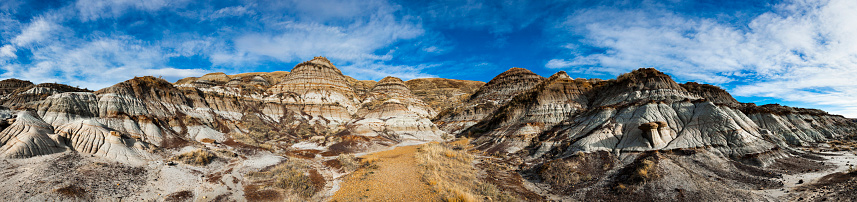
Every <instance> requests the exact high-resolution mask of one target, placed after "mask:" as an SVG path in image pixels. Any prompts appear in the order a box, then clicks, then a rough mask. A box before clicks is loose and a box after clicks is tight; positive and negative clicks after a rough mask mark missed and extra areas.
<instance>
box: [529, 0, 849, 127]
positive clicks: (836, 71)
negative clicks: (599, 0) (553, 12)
mask: <svg viewBox="0 0 857 202" xmlns="http://www.w3.org/2000/svg"><path fill="white" fill-rule="evenodd" d="M855 10H857V1H849V0H830V1H800V0H795V1H789V2H785V3H783V4H780V5H777V6H775V10H774V11H771V12H767V13H764V14H761V15H759V16H757V17H756V18H755V19H753V20H752V21H751V22H750V23H749V24H745V25H732V24H728V23H723V22H718V21H716V20H714V19H706V18H697V17H688V16H682V15H679V14H675V13H674V12H671V11H669V10H613V9H609V8H598V9H590V10H584V11H580V12H577V13H575V14H574V15H572V16H570V17H569V18H568V19H566V20H565V21H564V22H562V23H561V25H559V26H558V29H559V30H560V31H559V32H566V33H567V32H573V33H583V37H584V39H583V42H584V43H585V44H588V45H591V46H592V47H595V48H597V49H603V50H605V51H603V52H599V53H595V54H591V53H587V51H589V50H587V49H585V47H584V48H581V47H578V46H566V48H567V50H568V52H569V56H568V57H570V58H572V59H566V58H556V59H553V60H551V61H549V62H548V63H547V64H546V65H545V66H546V67H548V68H571V67H575V68H578V69H585V71H593V72H605V73H611V74H618V73H621V72H627V71H629V70H631V69H635V68H639V67H648V66H653V67H657V68H658V69H660V70H662V71H665V72H667V73H669V74H671V75H674V76H676V77H678V78H680V79H684V80H696V81H703V82H708V83H721V84H722V83H729V82H732V84H733V85H735V86H736V87H735V88H734V89H733V91H732V92H733V93H734V94H735V95H738V96H762V97H773V98H778V99H782V100H787V101H793V102H804V103H809V104H813V105H826V106H831V107H830V108H826V110H830V111H833V112H835V113H843V114H845V115H847V116H850V117H857V102H855V101H854V100H857V93H850V92H857V91H855V90H857V83H854V82H852V81H853V78H857V37H854V36H857V26H853V22H857V12H854V11H855ZM581 54H588V55H585V56H581ZM581 61H582V62H581ZM587 64H594V66H595V67H586V66H587ZM581 66H582V67H581Z"/></svg>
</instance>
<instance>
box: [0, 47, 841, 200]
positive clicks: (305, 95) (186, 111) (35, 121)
mask: <svg viewBox="0 0 857 202" xmlns="http://www.w3.org/2000/svg"><path fill="white" fill-rule="evenodd" d="M0 103H2V107H0V118H2V119H3V120H2V121H0V129H2V131H0V159H2V161H3V162H4V163H2V165H0V172H2V173H4V177H3V179H0V183H2V184H5V185H16V186H2V187H0V195H2V196H4V197H6V198H18V199H21V200H118V199H123V200H127V199H130V200H195V201H196V200H201V201H207V200H220V201H245V200H246V201H259V200H262V201H265V200H275V201H277V200H309V201H325V200H331V197H332V196H333V195H334V193H336V192H337V191H340V190H339V189H340V187H355V186H341V185H340V184H338V183H344V182H345V181H344V180H343V179H345V178H344V177H343V176H349V175H351V174H355V173H359V174H360V175H372V174H376V175H380V174H384V173H385V172H392V171H395V170H396V168H386V167H383V168H379V166H393V165H395V166H400V165H403V164H402V162H420V164H419V165H418V166H403V168H405V167H406V168H407V169H412V170H407V172H404V171H403V172H402V173H419V174H420V175H422V176H420V179H421V180H422V181H420V182H419V183H425V185H426V186H422V185H421V186H413V187H418V188H419V187H428V188H432V189H436V190H433V191H427V190H419V191H421V193H423V192H425V193H433V194H437V196H435V195H425V196H421V197H422V198H427V199H430V200H442V199H443V198H444V197H445V196H444V195H443V194H446V193H466V194H459V195H455V194H451V195H449V196H461V197H462V198H463V199H473V200H475V201H495V200H498V201H557V200H559V201H583V200H591V199H595V200H607V201H622V200H642V201H650V200H681V201H690V200H703V201H711V200H725V201H771V200H773V201H777V200H797V199H800V197H801V196H802V195H801V193H804V192H801V191H800V190H801V189H803V190H806V187H803V188H802V187H800V186H798V185H795V184H794V183H792V182H791V181H790V180H792V179H794V178H796V177H801V176H812V175H813V173H824V172H828V171H830V173H833V171H841V169H840V168H842V167H841V166H839V164H836V163H831V164H825V162H828V160H830V159H831V157H830V156H832V155H846V156H843V157H841V158H846V157H847V155H850V154H849V153H844V152H840V153H830V152H827V153H821V152H820V151H819V150H821V149H818V148H828V149H829V150H831V152H832V151H843V150H848V149H850V146H848V145H852V144H849V143H848V142H850V141H853V138H855V137H857V136H855V135H857V122H855V121H853V120H851V119H848V118H845V117H842V116H839V115H832V114H828V113H826V112H824V111H821V110H815V109H803V108H793V107H787V106H781V105H776V104H772V105H761V106H757V105H755V104H753V103H740V102H738V101H737V100H736V99H735V98H733V97H732V96H731V95H730V94H729V93H728V92H726V91H725V90H723V89H721V88H719V87H717V86H713V85H708V84H699V83H695V82H689V83H685V84H678V83H676V82H675V81H673V79H672V78H671V77H670V76H669V75H667V74H664V73H662V72H660V71H658V70H656V69H654V68H643V69H638V70H634V71H632V72H629V73H626V74H623V75H620V76H619V77H617V78H616V79H610V80H600V79H582V78H572V77H571V76H570V75H569V74H567V73H566V72H557V73H555V74H553V75H551V76H549V77H548V78H545V77H542V76H540V75H537V74H535V73H533V72H531V71H529V70H526V69H523V68H511V69H509V70H507V71H506V72H503V73H501V74H500V75H497V76H496V77H494V78H493V79H492V80H491V81H489V82H488V83H483V82H479V81H462V80H453V79H442V78H424V79H412V80H408V81H403V80H402V79H399V78H396V77H386V78H384V79H381V80H380V81H361V80H357V79H354V78H352V77H348V76H346V75H343V74H342V72H341V71H340V70H339V69H337V67H336V66H335V65H334V64H333V63H331V61H329V60H328V59H326V58H324V57H315V58H313V59H312V60H310V61H307V62H303V63H300V64H298V65H296V66H295V67H294V68H292V69H291V70H290V71H288V72H285V71H278V72H270V73H244V74H236V75H227V74H224V73H210V74H205V75H201V76H200V77H190V78H185V79H181V80H179V81H177V82H175V83H170V82H168V81H166V80H163V79H160V78H156V77H150V76H147V77H136V78H133V79H130V80H127V81H124V82H121V83H118V84H116V85H113V86H111V87H107V88H104V89H100V90H98V91H94V92H92V91H90V90H87V89H80V88H75V87H71V86H67V85H63V84H37V85H34V84H33V83H31V82H29V81H23V80H17V79H7V80H3V81H0ZM429 142H434V143H429ZM426 143H428V144H426ZM420 144H422V145H421V146H419V147H417V149H414V147H407V151H408V152H410V153H402V154H399V153H398V152H402V151H404V150H397V149H396V148H399V147H398V146H406V145H420ZM385 150H390V151H388V152H386V153H391V154H396V155H392V156H391V157H389V158H386V159H370V158H361V157H355V154H356V155H357V156H360V155H362V154H363V153H364V152H375V151H385ZM432 155H434V156H432ZM369 156H374V155H369ZM381 156H383V155H381ZM388 156H390V155H388ZM835 158H840V157H839V156H837V157H835ZM433 159H434V160H435V161H432V160H433ZM437 159H446V160H444V161H443V162H440V163H439V162H437V161H436V160H437ZM385 160H386V161H397V162H385V163H377V162H379V161H380V162H383V161H385ZM398 160H401V161H402V162H398ZM373 162H375V163H373ZM456 162H457V163H456ZM848 164H850V163H848ZM437 166H441V167H437ZM442 166H450V167H449V168H445V167H442ZM456 166H457V167H456ZM836 166H839V167H836ZM453 167H454V168H456V169H463V170H455V171H454V172H452V171H450V169H451V168H453ZM413 169H424V170H413ZM445 169H446V170H445ZM837 169H839V170H837ZM376 171H377V172H378V173H376ZM443 172H449V173H446V174H439V173H443ZM828 174H829V173H828ZM390 176H393V177H394V176H399V175H390ZM451 176H464V177H459V178H456V179H458V180H448V179H452V178H451ZM468 176H469V177H468ZM818 178H820V177H818ZM348 179H352V180H353V181H359V182H365V181H366V180H368V179H377V178H375V177H363V178H359V176H358V177H354V176H351V177H350V178H348ZM357 179H359V180H357ZM824 179H826V180H828V181H830V179H827V178H824ZM445 180H446V181H445ZM25 181H26V182H25ZM828 181H823V182H828ZM34 182H39V183H37V184H34ZM41 182H45V183H41ZM366 183H370V184H371V182H366ZM462 183H463V184H467V185H468V186H471V187H467V186H464V185H463V184H462ZM829 183H833V182H829ZM113 185H115V186H113ZM795 186H798V187H795ZM807 186H810V185H807ZM19 187H20V188H19ZM451 187H452V188H451ZM474 187H478V189H477V188H474ZM453 188H455V189H453ZM367 189H370V188H367ZM415 189H416V188H415ZM480 190H482V191H480ZM486 190H487V191H486ZM786 190H789V191H793V192H792V194H784V193H785V191H786ZM344 191H347V192H348V194H346V195H348V196H352V195H354V196H358V195H360V193H362V192H360V190H344ZM780 191H782V192H783V194H778V193H780ZM366 193H377V192H370V191H367V192H366ZM465 195H466V197H464V196H465ZM366 197H367V198H363V200H369V199H370V198H372V196H366ZM432 197H435V198H432ZM453 198H454V197H453ZM462 198H458V199H462ZM818 200H823V199H818Z"/></svg>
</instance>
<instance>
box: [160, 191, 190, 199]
mask: <svg viewBox="0 0 857 202" xmlns="http://www.w3.org/2000/svg"><path fill="white" fill-rule="evenodd" d="M191 199H193V192H191V191H187V190H185V191H180V192H176V193H172V194H170V195H167V198H166V199H164V201H190V200H191Z"/></svg>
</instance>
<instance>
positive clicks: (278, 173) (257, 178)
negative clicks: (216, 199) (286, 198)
mask: <svg viewBox="0 0 857 202" xmlns="http://www.w3.org/2000/svg"><path fill="white" fill-rule="evenodd" d="M308 170H309V167H308V166H306V165H304V164H303V163H301V162H299V161H297V160H294V159H290V160H289V161H287V162H285V163H281V164H278V165H276V166H273V167H270V168H266V169H263V170H262V171H258V172H250V173H248V174H247V175H248V176H249V177H250V179H252V180H253V181H254V182H256V183H258V184H262V185H265V186H263V188H278V189H281V190H283V191H286V192H291V193H294V194H297V195H299V196H301V197H305V198H308V197H311V196H312V195H313V194H315V192H316V191H318V190H319V189H318V188H317V186H316V185H315V184H317V183H314V182H313V179H311V176H310V174H308ZM316 174H317V173H316ZM316 181H317V180H316Z"/></svg>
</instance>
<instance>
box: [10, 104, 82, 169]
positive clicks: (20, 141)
mask: <svg viewBox="0 0 857 202" xmlns="http://www.w3.org/2000/svg"><path fill="white" fill-rule="evenodd" d="M49 134H53V127H52V126H51V125H50V124H48V123H45V122H44V121H42V120H41V119H39V118H38V116H37V115H36V114H35V113H33V112H31V111H22V112H19V113H18V114H17V117H16V118H15V120H14V123H12V125H10V126H9V127H7V128H6V129H4V130H3V131H2V132H0V145H2V147H0V157H4V158H28V157H33V156H39V155H47V154H53V153H57V152H62V151H65V150H66V148H65V147H64V146H62V145H61V144H59V143H57V142H56V140H55V139H54V138H51V137H50V136H48V135H49Z"/></svg>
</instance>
